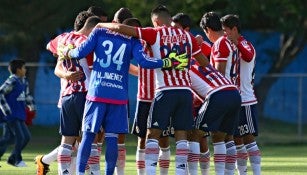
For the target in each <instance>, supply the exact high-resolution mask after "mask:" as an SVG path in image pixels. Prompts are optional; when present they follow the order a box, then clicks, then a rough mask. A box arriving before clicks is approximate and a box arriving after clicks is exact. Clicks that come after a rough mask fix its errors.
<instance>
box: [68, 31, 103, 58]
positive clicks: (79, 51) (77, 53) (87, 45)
mask: <svg viewBox="0 0 307 175" xmlns="http://www.w3.org/2000/svg"><path fill="white" fill-rule="evenodd" d="M103 34H104V33H103V32H102V30H101V29H99V28H98V29H94V30H93V31H92V32H91V34H90V35H89V37H88V38H87V39H86V40H85V41H84V42H83V43H82V44H81V45H80V46H79V47H77V48H75V49H72V50H71V51H70V52H69V56H70V57H71V58H77V59H82V58H84V57H86V56H87V55H88V54H90V53H91V52H92V51H93V50H94V48H95V46H96V43H97V39H98V36H99V35H103Z"/></svg>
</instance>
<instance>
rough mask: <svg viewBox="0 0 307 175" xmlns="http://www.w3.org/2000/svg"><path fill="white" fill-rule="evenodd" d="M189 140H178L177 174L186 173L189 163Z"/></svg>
mask: <svg viewBox="0 0 307 175" xmlns="http://www.w3.org/2000/svg"><path fill="white" fill-rule="evenodd" d="M188 152H189V149H188V141H187V140H180V141H177V142H176V157H175V166H176V167H175V168H176V169H175V174H176V175H186V173H187V170H188V168H187V163H188Z"/></svg>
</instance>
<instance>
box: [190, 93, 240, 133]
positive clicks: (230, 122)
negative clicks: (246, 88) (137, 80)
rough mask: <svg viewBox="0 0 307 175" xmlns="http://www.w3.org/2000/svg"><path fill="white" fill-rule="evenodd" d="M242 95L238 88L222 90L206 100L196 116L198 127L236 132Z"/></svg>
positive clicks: (204, 129) (209, 130) (207, 130)
mask: <svg viewBox="0 0 307 175" xmlns="http://www.w3.org/2000/svg"><path fill="white" fill-rule="evenodd" d="M240 107H241V96H240V94H239V92H238V90H220V91H217V92H215V93H214V94H212V95H211V96H210V97H209V98H208V99H206V100H205V102H204V104H203V105H202V107H201V109H200V110H199V115H198V116H197V118H196V128H197V129H200V130H203V131H206V132H212V131H221V132H225V133H227V134H229V135H233V134H234V129H235V127H236V126H237V124H238V120H239V112H240Z"/></svg>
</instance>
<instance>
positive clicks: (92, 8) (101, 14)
mask: <svg viewBox="0 0 307 175" xmlns="http://www.w3.org/2000/svg"><path fill="white" fill-rule="evenodd" d="M87 12H88V13H92V14H94V15H96V16H98V17H99V18H100V19H101V21H102V22H107V21H108V14H107V13H106V12H105V11H104V10H103V9H102V8H101V7H99V6H90V7H89V8H88V9H87Z"/></svg>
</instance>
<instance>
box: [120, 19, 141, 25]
mask: <svg viewBox="0 0 307 175" xmlns="http://www.w3.org/2000/svg"><path fill="white" fill-rule="evenodd" d="M123 24H126V25H128V26H134V27H142V24H141V22H140V20H138V19H137V18H128V19H125V20H124V21H123Z"/></svg>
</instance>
